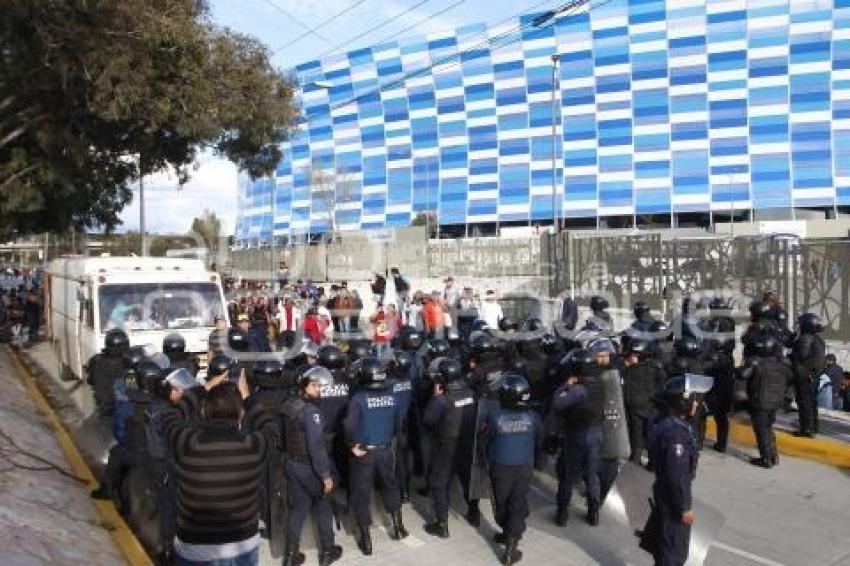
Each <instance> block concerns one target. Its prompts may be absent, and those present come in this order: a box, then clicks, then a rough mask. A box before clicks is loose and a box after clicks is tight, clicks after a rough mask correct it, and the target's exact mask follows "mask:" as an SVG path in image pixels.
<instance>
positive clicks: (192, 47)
mask: <svg viewBox="0 0 850 566" xmlns="http://www.w3.org/2000/svg"><path fill="white" fill-rule="evenodd" d="M2 13H3V17H2V18H0V234H2V233H3V232H9V231H11V230H13V229H17V230H19V231H20V232H22V233H23V232H28V231H45V230H66V229H67V228H68V227H69V226H70V225H72V224H73V225H75V226H76V227H78V228H80V229H84V228H89V227H103V228H106V229H107V230H109V229H112V228H113V227H115V226H116V225H117V224H118V223H119V222H120V221H119V219H118V213H119V212H120V210H121V209H122V207H123V206H125V205H126V204H127V203H128V202H129V201H130V199H131V192H130V190H129V185H130V184H132V183H133V182H134V181H135V180H137V179H138V178H139V176H140V175H144V174H148V173H151V172H155V171H159V170H161V169H163V168H166V167H171V168H174V169H175V170H177V171H178V172H179V174H180V178H181V182H185V180H187V179H188V175H189V170H190V165H191V164H192V162H193V160H194V158H195V156H196V154H197V152H198V151H200V150H202V149H206V148H212V149H213V150H215V151H216V152H217V153H218V154H220V155H223V156H225V157H227V158H228V159H230V160H232V161H233V162H234V163H236V164H237V166H238V167H239V168H240V169H242V170H243V171H246V172H247V173H248V174H250V175H251V176H252V177H254V178H257V177H259V176H263V175H267V174H269V173H270V172H271V171H273V170H274V167H275V166H276V164H277V162H278V161H279V159H280V150H279V149H278V143H279V142H280V141H282V140H283V139H285V138H286V136H287V135H288V134H289V132H290V130H291V127H292V125H293V124H294V122H295V120H296V119H297V111H296V108H295V106H294V104H293V99H292V94H293V86H292V82H291V80H289V79H288V78H287V77H285V76H284V75H283V74H282V73H280V72H279V71H277V70H275V69H274V68H273V67H272V66H271V64H270V62H269V55H268V50H267V49H266V47H265V46H263V45H262V44H260V43H259V42H257V41H256V40H254V39H251V38H249V37H246V36H243V35H240V34H237V33H235V32H232V31H230V30H226V29H220V28H218V27H216V26H215V25H214V24H213V23H212V22H211V20H210V17H209V13H208V6H207V1H206V0H121V1H120V2H116V1H113V0H40V1H37V2H33V1H31V0H6V2H4V3H3V8H2Z"/></svg>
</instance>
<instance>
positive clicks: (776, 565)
mask: <svg viewBox="0 0 850 566" xmlns="http://www.w3.org/2000/svg"><path fill="white" fill-rule="evenodd" d="M711 546H716V547H717V548H719V549H721V550H725V551H726V552H731V553H732V554H737V555H738V556H741V557H743V558H746V559H747V560H752V561H753V562H758V563H759V564H764V565H765V566H785V565H784V564H782V563H781V562H776V561H774V560H771V559H769V558H765V557H763V556H759V555H758V554H753V553H752V552H747V551H746V550H743V549H741V548H737V547H735V546H730V545H728V544H725V543H722V542H720V541H714V542H712V543H711Z"/></svg>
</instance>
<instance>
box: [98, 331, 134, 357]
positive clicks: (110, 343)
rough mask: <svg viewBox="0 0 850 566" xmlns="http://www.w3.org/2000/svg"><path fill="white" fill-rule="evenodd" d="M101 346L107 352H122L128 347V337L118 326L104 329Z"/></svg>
mask: <svg viewBox="0 0 850 566" xmlns="http://www.w3.org/2000/svg"><path fill="white" fill-rule="evenodd" d="M103 346H104V348H105V349H106V351H107V352H110V353H112V352H115V353H118V352H122V351H123V350H124V349H126V348H129V347H130V338H128V337H127V333H126V332H124V331H123V330H121V329H120V328H113V329H112V330H107V331H106V336H104V337H103Z"/></svg>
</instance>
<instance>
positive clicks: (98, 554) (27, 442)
mask: <svg viewBox="0 0 850 566" xmlns="http://www.w3.org/2000/svg"><path fill="white" fill-rule="evenodd" d="M0 390H2V391H3V395H0V548H2V549H3V558H2V563H3V564H4V565H5V566H18V565H20V566H24V565H27V566H29V565H34V564H57V565H60V564H97V565H111V564H123V563H125V562H124V559H123V557H122V555H121V553H120V551H119V550H118V548H117V547H116V545H115V544H114V543H113V541H112V537H111V536H110V535H111V530H112V529H111V526H110V525H109V524H108V523H106V522H105V521H104V520H103V519H102V517H101V516H100V515H99V514H98V512H97V510H96V508H95V505H94V503H93V502H92V500H91V499H90V498H89V495H88V491H89V487H88V485H87V483H88V482H87V480H86V479H85V478H79V479H77V477H78V476H79V474H78V472H77V471H75V470H74V469H73V467H72V466H71V465H70V464H69V462H68V461H67V460H66V458H65V456H64V454H63V450H62V447H61V446H60V442H59V441H58V440H57V438H56V435H55V434H54V431H53V429H52V428H51V426H50V424H49V421H48V418H47V414H46V413H45V411H43V410H42V409H39V408H38V406H37V404H36V403H35V402H34V400H33V398H32V397H31V396H30V393H29V391H28V390H27V388H26V386H25V385H24V382H23V381H22V380H21V376H20V373H19V367H17V366H16V365H15V363H14V362H13V360H12V358H11V352H10V350H9V349H8V347H0ZM27 453H28V454H29V455H28V454H27ZM60 469H61V470H62V471H61V472H60V471H59V470H60ZM63 472H64V473H63ZM75 476H77V477H75ZM81 480H82V481H81Z"/></svg>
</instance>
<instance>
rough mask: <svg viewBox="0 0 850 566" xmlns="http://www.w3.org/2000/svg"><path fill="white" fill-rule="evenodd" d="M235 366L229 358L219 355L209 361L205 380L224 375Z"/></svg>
mask: <svg viewBox="0 0 850 566" xmlns="http://www.w3.org/2000/svg"><path fill="white" fill-rule="evenodd" d="M235 365H236V362H235V361H234V359H233V358H231V357H230V356H225V355H224V354H219V355H217V356H215V357H214V358H213V359H212V360H210V363H209V365H208V366H207V379H208V380H209V379H211V378H213V377H218V376H220V375H225V374H226V373H227V372H228V371H230V369H231V368H233V367H234V366H235Z"/></svg>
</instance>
